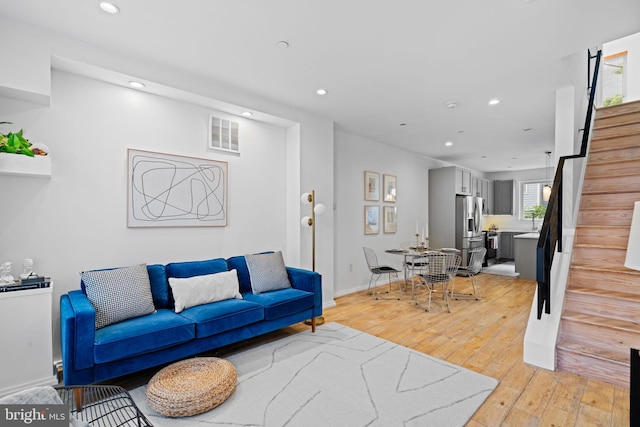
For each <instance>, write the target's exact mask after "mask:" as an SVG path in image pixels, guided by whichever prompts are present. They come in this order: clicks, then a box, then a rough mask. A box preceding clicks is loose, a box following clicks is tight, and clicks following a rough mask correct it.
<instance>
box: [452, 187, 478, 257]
mask: <svg viewBox="0 0 640 427" xmlns="http://www.w3.org/2000/svg"><path fill="white" fill-rule="evenodd" d="M482 247H484V237H483V236H482V197H474V196H456V248H457V249H460V251H461V254H460V255H461V256H462V262H461V263H460V266H462V267H466V266H467V265H469V257H470V256H471V250H473V249H476V248H482Z"/></svg>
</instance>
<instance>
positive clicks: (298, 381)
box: [131, 323, 498, 427]
mask: <svg viewBox="0 0 640 427" xmlns="http://www.w3.org/2000/svg"><path fill="white" fill-rule="evenodd" d="M227 360H229V361H231V363H233V365H234V366H235V367H236V370H237V372H238V385H237V388H236V391H235V392H234V393H233V394H232V395H231V397H230V398H229V399H228V400H227V401H225V402H224V403H223V404H222V405H220V406H218V407H217V408H214V409H213V410H211V411H209V412H206V413H204V414H200V415H196V416H193V417H187V418H166V417H163V416H162V415H160V414H158V413H157V412H155V411H154V410H153V409H151V408H150V407H149V406H148V405H147V403H146V398H145V388H146V387H145V386H143V387H139V388H136V389H134V390H133V391H131V395H132V396H133V398H134V400H135V401H136V403H137V404H138V406H139V407H140V408H141V410H142V412H144V413H145V415H147V416H148V418H149V420H150V421H151V422H152V423H153V424H154V425H155V426H158V427H170V426H171V427H173V426H176V427H181V426H185V427H191V426H265V427H272V426H273V427H282V426H290V427H293V426H301V427H309V426H323V427H326V426H331V427H336V426H348V427H357V426H372V427H373V426H377V427H390V426H447V427H451V426H464V425H465V423H466V422H467V421H468V420H469V418H471V416H472V415H473V414H474V413H475V411H476V410H477V409H478V408H479V407H480V405H482V403H483V402H484V400H485V399H486V398H487V396H489V394H491V392H492V391H493V390H494V389H495V387H496V386H497V384H498V381H497V380H495V379H493V378H490V377H487V376H484V375H481V374H478V373H476V372H473V371H470V370H467V369H465V368H462V367H460V366H456V365H453V364H450V363H447V362H445V361H442V360H439V359H436V358H433V357H431V356H427V355H425V354H422V353H418V352H416V351H413V350H411V349H408V348H406V347H402V346H399V345H397V344H394V343H391V342H389V341H386V340H383V339H380V338H377V337H374V336H372V335H369V334H366V333H363V332H360V331H357V330H355V329H351V328H348V327H346V326H343V325H340V324H338V323H329V324H325V325H322V326H319V327H318V328H317V329H316V333H315V334H314V333H311V331H306V332H301V333H298V334H295V335H293V336H290V337H286V338H284V339H281V340H277V341H274V342H270V343H267V344H264V345H261V346H259V347H256V348H252V349H248V350H244V351H243V352H241V353H237V354H233V355H231V356H229V357H227Z"/></svg>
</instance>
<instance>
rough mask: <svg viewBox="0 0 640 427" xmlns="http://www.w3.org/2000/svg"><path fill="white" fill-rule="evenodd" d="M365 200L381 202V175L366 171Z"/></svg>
mask: <svg viewBox="0 0 640 427" xmlns="http://www.w3.org/2000/svg"><path fill="white" fill-rule="evenodd" d="M364 199H365V200H368V201H372V202H377V201H378V200H380V174H379V173H378V172H369V171H364Z"/></svg>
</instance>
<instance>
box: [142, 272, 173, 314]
mask: <svg viewBox="0 0 640 427" xmlns="http://www.w3.org/2000/svg"><path fill="white" fill-rule="evenodd" d="M147 272H148V273H149V282H150V283H151V295H152V296H153V304H154V305H155V306H156V308H167V307H168V306H169V283H168V282H167V273H166V271H165V268H164V265H162V264H152V265H147Z"/></svg>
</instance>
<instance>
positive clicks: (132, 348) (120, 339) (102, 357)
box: [93, 308, 195, 363]
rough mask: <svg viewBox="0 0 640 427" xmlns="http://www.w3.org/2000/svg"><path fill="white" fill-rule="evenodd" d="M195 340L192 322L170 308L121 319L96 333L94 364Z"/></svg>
mask: <svg viewBox="0 0 640 427" xmlns="http://www.w3.org/2000/svg"><path fill="white" fill-rule="evenodd" d="M194 337H195V327H194V326H193V322H192V321H191V320H189V319H185V318H184V317H182V316H180V315H179V314H176V313H174V312H173V311H172V310H170V309H166V308H163V309H160V310H158V311H157V312H156V313H153V314H150V315H148V316H143V317H137V318H135V319H129V320H125V321H124V322H120V323H116V324H113V325H109V326H107V327H105V328H102V329H99V330H97V331H96V337H95V343H94V347H93V357H94V360H95V362H96V363H105V362H112V361H114V360H121V359H124V358H127V357H130V356H135V355H138V354H144V353H150V352H153V351H156V350H160V349H163V348H167V347H172V346H175V345H178V344H181V343H183V342H186V341H189V340H192V339H193V338H194Z"/></svg>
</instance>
